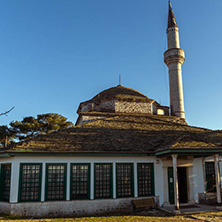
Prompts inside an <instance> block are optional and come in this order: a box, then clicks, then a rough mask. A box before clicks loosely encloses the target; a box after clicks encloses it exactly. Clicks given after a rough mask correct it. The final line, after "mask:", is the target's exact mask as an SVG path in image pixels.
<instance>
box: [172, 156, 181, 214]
mask: <svg viewBox="0 0 222 222" xmlns="http://www.w3.org/2000/svg"><path fill="white" fill-rule="evenodd" d="M171 156H172V159H173V178H174V181H173V182H174V204H175V211H179V191H178V179H177V154H173V155H171Z"/></svg>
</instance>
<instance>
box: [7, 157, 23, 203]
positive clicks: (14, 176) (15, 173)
mask: <svg viewBox="0 0 222 222" xmlns="http://www.w3.org/2000/svg"><path fill="white" fill-rule="evenodd" d="M19 169H20V164H19V162H17V161H13V162H12V166H11V185H10V201H9V202H10V203H17V202H18V189H19Z"/></svg>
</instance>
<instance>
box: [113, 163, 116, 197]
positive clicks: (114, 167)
mask: <svg viewBox="0 0 222 222" xmlns="http://www.w3.org/2000/svg"><path fill="white" fill-rule="evenodd" d="M113 198H116V163H115V162H114V163H113Z"/></svg>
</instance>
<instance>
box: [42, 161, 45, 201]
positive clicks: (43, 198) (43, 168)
mask: <svg viewBox="0 0 222 222" xmlns="http://www.w3.org/2000/svg"><path fill="white" fill-rule="evenodd" d="M45 174H46V163H42V187H41V201H42V202H43V201H45Z"/></svg>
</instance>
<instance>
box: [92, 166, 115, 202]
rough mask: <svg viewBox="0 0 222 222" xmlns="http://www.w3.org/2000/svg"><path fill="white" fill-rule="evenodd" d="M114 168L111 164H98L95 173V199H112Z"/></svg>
mask: <svg viewBox="0 0 222 222" xmlns="http://www.w3.org/2000/svg"><path fill="white" fill-rule="evenodd" d="M112 167H113V165H112V164H111V163H96V164H95V166H94V171H95V174H94V176H95V182H94V184H95V194H94V196H95V199H96V198H112V196H113V195H112V178H113V176H112Z"/></svg>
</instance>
